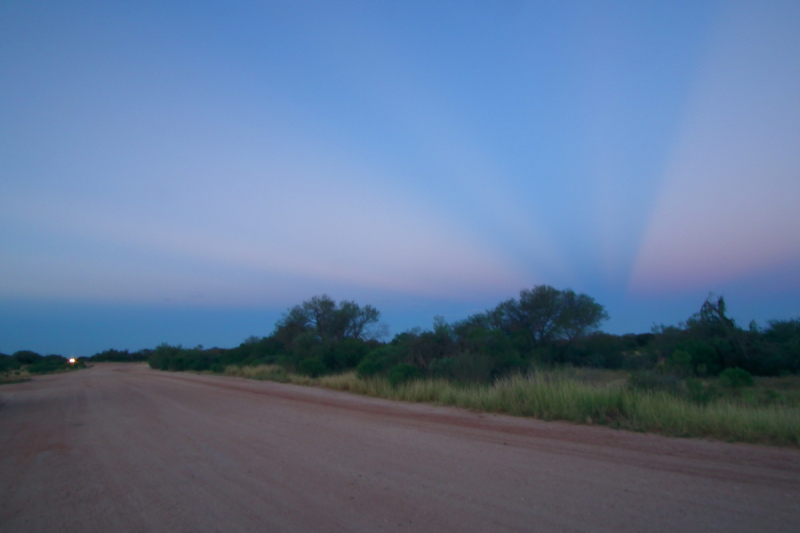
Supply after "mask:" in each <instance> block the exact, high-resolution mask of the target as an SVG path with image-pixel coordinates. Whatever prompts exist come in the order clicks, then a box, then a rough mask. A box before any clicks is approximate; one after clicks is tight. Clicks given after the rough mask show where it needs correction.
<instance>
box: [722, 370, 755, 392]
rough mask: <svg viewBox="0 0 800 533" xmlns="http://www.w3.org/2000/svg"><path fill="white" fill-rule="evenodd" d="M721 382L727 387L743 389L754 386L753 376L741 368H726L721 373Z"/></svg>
mask: <svg viewBox="0 0 800 533" xmlns="http://www.w3.org/2000/svg"><path fill="white" fill-rule="evenodd" d="M719 384H720V385H722V386H723V387H725V388H726V389H734V390H737V389H741V388H743V387H752V386H753V376H752V375H750V372H748V371H747V370H744V369H741V368H726V369H725V370H723V371H722V372H721V373H720V375H719Z"/></svg>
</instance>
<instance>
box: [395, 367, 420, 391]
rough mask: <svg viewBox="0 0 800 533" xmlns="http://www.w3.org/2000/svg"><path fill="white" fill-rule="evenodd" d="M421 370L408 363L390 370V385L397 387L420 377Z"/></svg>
mask: <svg viewBox="0 0 800 533" xmlns="http://www.w3.org/2000/svg"><path fill="white" fill-rule="evenodd" d="M419 375H420V370H419V368H417V367H415V366H414V365H410V364H408V363H400V364H398V365H395V366H393V367H392V368H390V369H389V383H390V384H391V385H392V386H393V387H396V386H397V385H399V384H401V383H404V382H406V381H410V380H412V379H414V378H416V377H419Z"/></svg>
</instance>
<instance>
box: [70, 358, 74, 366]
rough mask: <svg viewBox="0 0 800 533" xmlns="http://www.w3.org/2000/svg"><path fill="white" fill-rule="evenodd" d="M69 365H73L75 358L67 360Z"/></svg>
mask: <svg viewBox="0 0 800 533" xmlns="http://www.w3.org/2000/svg"><path fill="white" fill-rule="evenodd" d="M69 364H71V365H74V364H75V358H74V357H71V358H70V360H69Z"/></svg>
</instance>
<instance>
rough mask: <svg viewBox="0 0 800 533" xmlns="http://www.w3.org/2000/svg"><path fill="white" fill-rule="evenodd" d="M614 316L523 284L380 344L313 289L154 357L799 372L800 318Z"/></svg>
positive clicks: (320, 366)
mask: <svg viewBox="0 0 800 533" xmlns="http://www.w3.org/2000/svg"><path fill="white" fill-rule="evenodd" d="M607 318H608V314H607V313H606V311H605V309H604V307H603V306H602V305H600V304H599V303H597V302H596V301H595V300H594V299H593V298H591V297H590V296H587V295H586V294H578V293H575V292H574V291H571V290H558V289H555V288H553V287H550V286H547V285H540V286H536V287H534V288H533V289H530V290H523V291H521V292H520V295H519V298H514V299H510V300H507V301H504V302H501V303H500V304H498V305H497V306H496V307H495V308H494V309H490V310H487V311H486V312H484V313H479V314H475V315H472V316H470V317H467V318H466V319H464V320H460V321H456V322H452V323H448V322H446V321H445V320H444V319H443V318H442V317H436V318H435V319H434V323H433V325H432V328H431V329H427V330H423V329H420V328H416V329H412V330H409V331H406V332H403V333H400V334H398V335H395V337H394V338H393V339H392V340H391V341H389V342H383V341H382V340H381V339H382V337H384V336H385V328H384V327H383V326H382V325H381V324H380V313H379V311H378V310H377V309H375V308H374V307H372V306H369V305H367V306H364V307H361V306H359V305H358V304H356V303H355V302H351V301H343V302H341V303H338V304H337V303H336V302H335V301H334V300H332V299H331V298H330V297H328V296H326V295H323V296H316V297H314V298H312V299H310V300H308V301H306V302H303V303H302V304H300V305H296V306H294V307H292V308H291V309H289V310H288V311H287V312H286V313H285V314H284V315H283V317H282V318H281V320H279V321H278V323H277V324H276V325H275V328H274V330H273V332H272V333H271V334H270V335H269V336H267V337H261V338H259V337H251V338H249V339H247V340H246V341H245V342H243V343H242V344H241V345H240V346H238V347H236V348H233V349H220V348H213V349H210V350H206V349H203V348H202V347H201V346H198V347H196V348H190V349H186V348H182V347H181V346H169V345H166V344H162V345H161V346H158V347H157V348H156V349H155V350H154V351H153V352H152V353H151V354H150V355H149V357H148V359H147V360H148V363H149V364H150V366H151V367H153V368H157V369H161V370H178V371H179V370H196V371H202V370H211V371H214V372H223V371H224V369H225V368H226V367H227V366H229V365H239V366H255V365H261V364H272V365H280V366H281V367H283V368H284V369H285V370H287V371H289V372H297V373H301V374H305V375H309V376H319V375H322V374H327V373H335V372H341V371H345V370H352V369H356V370H357V372H358V375H359V376H361V377H369V376H375V375H385V376H387V377H388V378H389V380H390V381H392V382H393V383H397V382H400V381H403V380H406V379H410V378H413V377H417V376H435V377H442V378H447V379H450V380H454V381H458V382H490V381H492V380H495V379H497V378H499V377H501V376H504V375H508V374H511V373H515V372H523V373H524V372H526V371H528V370H529V369H530V368H531V367H532V366H538V367H552V366H559V365H573V366H581V367H594V368H610V369H626V370H631V371H638V372H640V373H642V374H669V375H673V376H679V377H692V376H697V377H714V376H717V375H719V374H720V373H721V372H723V371H724V370H726V369H741V370H742V371H745V372H748V373H750V374H753V375H759V376H775V375H781V374H787V373H798V372H800V320H798V319H793V320H776V321H771V322H769V323H768V325H767V327H766V328H759V327H758V326H757V325H756V324H755V323H751V324H750V327H749V328H748V329H742V328H741V327H740V326H739V325H738V324H736V323H735V321H734V320H733V319H731V318H729V317H728V316H727V314H726V308H725V301H724V299H723V298H722V297H719V298H712V297H710V298H709V299H708V300H706V301H705V302H704V303H703V304H702V306H701V308H700V310H699V311H698V312H697V313H695V314H694V315H692V316H691V317H689V318H688V319H687V320H686V321H685V322H684V323H681V324H679V325H677V326H658V327H655V328H653V331H652V332H651V333H645V334H638V335H635V334H628V335H612V334H609V333H603V332H600V331H598V328H599V326H600V324H601V323H602V322H603V321H604V320H606V319H607Z"/></svg>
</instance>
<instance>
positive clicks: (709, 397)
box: [686, 378, 720, 405]
mask: <svg viewBox="0 0 800 533" xmlns="http://www.w3.org/2000/svg"><path fill="white" fill-rule="evenodd" d="M686 389H687V391H688V393H689V399H690V400H692V401H693V402H695V403H699V404H700V405H708V404H709V403H711V402H713V401H714V400H716V399H718V398H719V397H720V391H719V389H718V388H717V387H716V386H714V384H713V383H709V384H708V385H704V384H703V382H702V381H700V380H699V379H694V378H686Z"/></svg>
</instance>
